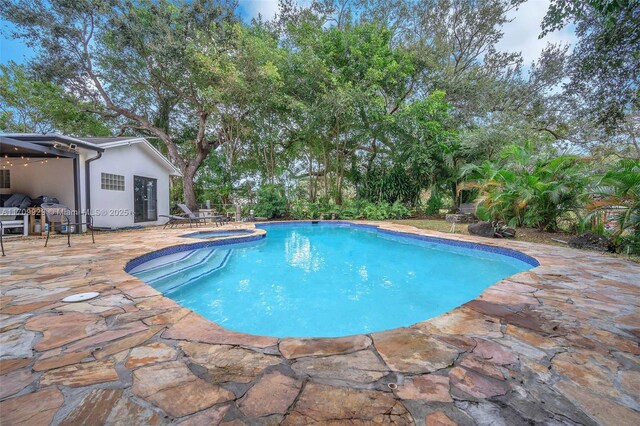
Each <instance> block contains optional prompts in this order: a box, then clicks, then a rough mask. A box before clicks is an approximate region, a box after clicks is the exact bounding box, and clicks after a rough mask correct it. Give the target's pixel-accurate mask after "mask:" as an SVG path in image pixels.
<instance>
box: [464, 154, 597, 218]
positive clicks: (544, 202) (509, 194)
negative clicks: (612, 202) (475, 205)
mask: <svg viewBox="0 0 640 426" xmlns="http://www.w3.org/2000/svg"><path fill="white" fill-rule="evenodd" d="M531 151H532V147H531V146H530V145H525V146H524V147H521V146H516V145H512V146H510V147H507V148H506V149H505V150H504V151H503V152H502V155H501V160H500V161H499V162H496V163H493V162H489V161H485V162H484V163H483V164H482V165H480V166H474V165H469V166H465V167H463V169H462V174H463V176H464V177H466V178H467V180H468V181H470V182H468V183H467V184H466V187H467V188H469V187H471V188H478V189H480V194H481V197H482V200H483V201H482V204H481V206H482V208H484V209H486V212H487V213H488V215H489V216H490V217H491V218H492V219H494V220H500V221H503V222H506V223H508V224H509V225H510V226H530V227H535V228H538V229H540V230H542V231H556V230H557V229H558V219H559V218H560V217H561V216H562V215H564V214H566V213H567V212H577V211H578V208H579V197H580V194H581V193H582V191H583V188H584V187H585V185H586V175H585V174H584V173H583V167H582V161H581V160H580V159H579V158H578V157H575V156H570V155H561V156H558V157H555V158H551V157H547V156H542V157H539V156H536V155H534V154H533V153H532V152H531Z"/></svg>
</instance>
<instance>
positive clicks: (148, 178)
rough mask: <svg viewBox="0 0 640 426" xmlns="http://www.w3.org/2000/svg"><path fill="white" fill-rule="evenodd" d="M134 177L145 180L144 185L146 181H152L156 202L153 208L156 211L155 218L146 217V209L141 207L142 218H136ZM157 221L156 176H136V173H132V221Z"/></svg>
mask: <svg viewBox="0 0 640 426" xmlns="http://www.w3.org/2000/svg"><path fill="white" fill-rule="evenodd" d="M136 179H143V180H144V181H145V185H146V182H147V181H153V182H154V185H153V191H154V197H153V198H154V201H155V204H156V206H155V207H156V208H155V209H154V211H155V212H156V215H155V218H153V219H150V218H148V217H146V211H145V210H144V209H143V211H142V216H143V219H142V220H138V219H137V218H136ZM157 221H158V179H157V178H151V177H146V176H138V175H133V223H144V222H157Z"/></svg>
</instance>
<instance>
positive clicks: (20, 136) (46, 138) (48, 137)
mask: <svg viewBox="0 0 640 426" xmlns="http://www.w3.org/2000/svg"><path fill="white" fill-rule="evenodd" d="M0 135H1V136H5V137H7V138H12V139H17V140H21V141H25V142H36V143H37V142H62V143H66V144H73V145H76V146H78V147H79V148H84V149H91V150H93V151H97V152H103V151H104V148H102V147H100V146H98V145H96V144H93V143H91V142H86V141H83V140H82V139H78V138H74V137H71V136H65V135H61V134H59V133H0Z"/></svg>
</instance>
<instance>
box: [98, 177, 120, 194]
mask: <svg viewBox="0 0 640 426" xmlns="http://www.w3.org/2000/svg"><path fill="white" fill-rule="evenodd" d="M100 183H101V187H102V189H107V190H110V191H124V176H121V175H112V174H111V173H102V179H101V182H100Z"/></svg>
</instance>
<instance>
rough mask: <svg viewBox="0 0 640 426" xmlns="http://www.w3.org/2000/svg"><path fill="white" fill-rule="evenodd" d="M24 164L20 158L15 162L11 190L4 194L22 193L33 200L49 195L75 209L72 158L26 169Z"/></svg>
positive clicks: (50, 161) (54, 159)
mask: <svg viewBox="0 0 640 426" xmlns="http://www.w3.org/2000/svg"><path fill="white" fill-rule="evenodd" d="M31 161H34V160H30V162H31ZM43 161H44V159H43ZM23 164H24V161H23V160H21V159H19V158H16V159H14V160H13V167H11V168H10V170H11V172H10V173H11V188H10V189H3V190H1V191H2V193H3V194H14V193H16V192H21V193H23V194H26V195H28V196H29V197H31V198H36V197H39V196H40V195H48V196H50V197H56V198H57V199H58V201H60V204H64V205H65V206H68V207H69V208H71V209H73V208H74V207H75V199H74V196H73V160H72V159H71V158H60V159H56V158H49V159H47V162H46V163H41V162H31V163H30V164H29V165H28V166H26V167H25V166H24V165H23Z"/></svg>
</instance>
